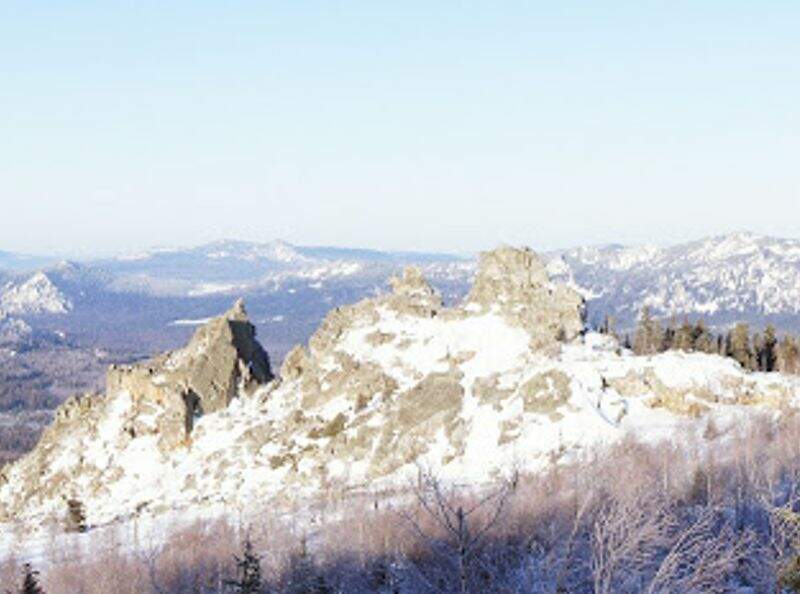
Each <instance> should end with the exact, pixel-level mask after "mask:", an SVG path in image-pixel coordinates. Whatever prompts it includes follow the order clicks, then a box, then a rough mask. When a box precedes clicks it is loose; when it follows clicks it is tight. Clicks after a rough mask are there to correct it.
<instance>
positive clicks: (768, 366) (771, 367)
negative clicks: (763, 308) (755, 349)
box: [761, 324, 778, 371]
mask: <svg viewBox="0 0 800 594" xmlns="http://www.w3.org/2000/svg"><path fill="white" fill-rule="evenodd" d="M777 359H778V336H777V331H776V330H775V326H773V325H772V324H769V325H768V326H767V327H766V329H765V330H764V342H763V345H762V352H761V366H762V369H761V370H762V371H775V367H776V365H777Z"/></svg>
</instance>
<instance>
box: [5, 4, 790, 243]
mask: <svg viewBox="0 0 800 594" xmlns="http://www.w3.org/2000/svg"><path fill="white" fill-rule="evenodd" d="M0 16H4V17H6V18H3V19H0V65H2V66H3V71H4V73H5V79H6V85H4V92H3V93H2V95H0V109H2V113H3V118H2V119H0V133H2V135H3V140H4V142H3V143H2V145H0V180H2V182H1V183H0V215H1V216H0V244H2V245H0V249H4V250H9V251H15V252H22V253H32V254H37V253H38V254H42V253H44V254H47V253H62V254H82V253H103V254H111V253H120V252H124V251H129V250H137V249H143V248H146V247H148V246H152V245H196V244H201V243H205V242H208V241H213V240H216V239H220V238H224V237H235V238H240V239H244V240H251V241H252V240H260V241H264V240H269V239H272V238H283V239H285V240H287V241H289V242H291V243H295V244H301V245H335V246H359V247H367V248H373V249H384V250H421V251H440V252H442V251H444V252H453V251H457V252H474V251H478V250H481V249H487V248H491V247H493V246H495V245H498V244H501V243H506V244H515V245H519V244H527V245H531V246H533V247H535V248H537V249H541V250H550V249H559V248H566V247H570V246H574V245H584V244H606V243H622V244H642V243H656V244H667V243H669V244H671V243H677V242H681V241H685V240H688V239H695V238H699V237H705V236H710V235H720V234H723V233H727V232H730V231H738V230H745V229H746V230H750V231H753V232H756V233H761V234H766V235H772V236H782V237H800V220H798V218H797V216H796V214H797V212H798V210H799V209H798V206H800V191H799V190H800V183H799V182H800V169H798V167H797V163H796V160H797V159H796V156H795V155H797V154H800V84H799V83H798V80H800V79H798V77H797V76H794V73H796V72H797V65H796V58H797V56H798V55H800V37H798V36H797V34H796V32H797V30H798V27H799V26H800V6H798V5H793V4H789V3H784V2H778V1H769V2H764V3H760V4H758V5H754V4H751V3H744V2H726V3H722V2H717V1H712V2H707V3H704V4H703V6H701V7H698V6H695V5H693V4H692V3H687V2H679V3H669V4H659V3H643V4H642V3H635V4H634V3H621V4H619V5H617V6H615V7H614V8H613V9H612V8H609V7H608V6H603V5H591V6H587V5H585V3H577V2H570V1H568V2H564V3H558V4H557V5H554V4H552V3H550V4H544V3H529V2H516V1H512V2H508V3H504V4H503V6H502V7H501V8H500V7H498V6H497V4H489V3H472V4H470V5H467V6H459V7H458V9H456V8H455V7H453V6H446V5H430V3H422V2H417V1H411V2H408V3H403V4H402V5H393V6H387V5H376V4H374V3H366V2H356V1H349V2H342V3H337V4H336V5H335V6H333V5H327V4H323V3H313V2H312V3H302V5H298V4H294V5H287V4H281V5H265V4H263V3H252V2H243V1H234V2H231V3H226V4H225V5H224V6H223V5H213V4H206V3H189V2H176V3H172V4H170V5H169V6H164V5H163V3H155V2H148V1H146V2H141V3H136V4H135V5H131V6H113V5H110V4H106V3H98V2H88V3H86V4H84V5H81V6H76V5H58V6H54V5H49V6H46V7H44V6H36V5H30V4H23V3H16V2H12V3H10V4H5V5H4V6H3V7H0ZM792 215H795V216H792Z"/></svg>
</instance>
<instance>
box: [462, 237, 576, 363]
mask: <svg viewBox="0 0 800 594" xmlns="http://www.w3.org/2000/svg"><path fill="white" fill-rule="evenodd" d="M466 309H467V310H472V311H479V312H486V311H490V310H492V309H498V310H499V311H500V312H501V313H502V314H503V315H504V316H505V317H506V318H507V319H509V320H510V321H512V322H513V323H515V324H518V325H520V326H522V327H523V328H525V330H527V331H528V332H529V333H530V334H531V343H532V346H533V348H541V347H545V346H547V345H549V344H552V343H554V342H559V341H560V342H564V341H569V340H572V339H574V338H575V337H576V336H578V335H579V334H580V333H581V332H582V331H583V329H584V314H585V311H584V300H583V298H582V297H581V296H580V294H578V293H577V292H576V291H574V290H572V289H570V288H569V287H567V286H565V285H555V284H553V283H551V282H550V279H549V278H548V276H547V270H546V269H545V265H544V263H543V262H542V260H540V259H539V257H538V256H537V255H536V254H535V253H534V252H533V251H532V250H531V249H529V248H523V249H516V248H511V247H503V248H499V249H496V250H494V251H491V252H486V253H484V254H481V257H480V263H479V266H478V274H477V276H476V278H475V284H474V285H473V287H472V290H471V291H470V293H469V295H468V296H467V300H466Z"/></svg>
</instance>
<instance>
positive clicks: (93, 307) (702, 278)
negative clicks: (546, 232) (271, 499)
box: [0, 233, 800, 355]
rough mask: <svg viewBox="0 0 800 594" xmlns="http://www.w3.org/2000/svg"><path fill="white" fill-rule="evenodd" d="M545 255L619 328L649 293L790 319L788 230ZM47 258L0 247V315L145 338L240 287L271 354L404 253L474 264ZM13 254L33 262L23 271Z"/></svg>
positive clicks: (181, 332)
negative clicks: (776, 233)
mask: <svg viewBox="0 0 800 594" xmlns="http://www.w3.org/2000/svg"><path fill="white" fill-rule="evenodd" d="M543 257H544V259H545V260H546V261H547V265H548V272H549V273H550V275H551V276H552V277H553V278H554V279H555V280H557V281H559V282H564V283H567V284H569V285H571V286H572V287H574V288H576V289H577V290H578V291H579V292H581V293H582V294H583V295H584V296H585V298H586V299H587V312H588V322H589V324H590V325H592V326H597V325H599V324H600V323H601V322H602V320H603V319H604V317H605V316H607V315H608V316H612V317H613V318H614V319H615V320H616V323H617V327H618V328H619V329H621V330H624V329H628V328H630V327H632V326H633V325H634V324H635V321H636V319H637V317H638V316H639V314H640V312H641V310H642V308H643V307H645V306H648V307H650V309H651V311H652V313H653V315H655V316H657V317H661V318H669V317H671V316H675V317H677V318H678V319H681V318H683V317H684V316H688V317H690V318H692V319H694V318H698V317H703V318H705V319H706V321H707V322H708V323H709V324H710V325H712V326H718V327H724V326H727V325H729V324H732V323H734V322H736V321H740V320H743V321H747V322H749V323H751V324H753V325H756V326H763V325H764V324H766V323H768V322H772V323H775V324H776V325H778V326H779V327H780V328H783V329H786V330H792V331H795V330H800V241H798V240H788V239H776V238H770V237H763V236H758V235H754V234H750V233H736V234H730V235H725V236H721V237H714V238H709V239H704V240H700V241H695V242H691V243H685V244H680V245H675V246H672V247H653V246H641V247H624V246H619V245H608V246H600V247H579V248H575V249H570V250H564V251H559V252H551V253H545V254H543ZM44 261H48V259H47V258H37V259H34V258H30V257H25V256H17V255H15V254H11V253H8V252H0V269H2V268H4V267H5V268H7V271H6V272H0V313H1V314H3V315H4V316H6V317H18V318H21V319H24V320H25V321H26V323H28V324H30V325H31V326H33V327H34V328H37V329H38V328H40V327H41V328H44V329H46V330H53V331H59V332H66V333H68V334H70V335H72V336H75V337H79V338H82V339H83V340H84V341H87V340H88V341H89V342H90V343H96V344H99V345H100V346H106V344H105V342H106V339H108V338H110V337H113V339H114V341H116V342H117V343H128V342H131V341H133V343H134V344H136V345H137V347H138V348H144V349H145V350H150V349H152V348H164V347H168V346H170V345H172V344H177V343H179V342H181V341H183V340H185V339H186V337H187V335H188V332H189V331H190V328H187V327H186V326H187V325H188V324H187V320H189V321H191V320H193V319H198V320H199V319H206V318H208V317H209V316H211V315H214V313H216V312H218V311H219V310H220V309H221V308H223V307H224V306H227V305H229V303H230V302H232V300H233V298H235V297H239V296H244V297H246V298H247V301H248V305H249V307H250V310H251V311H252V312H253V313H254V319H255V321H256V323H257V325H258V326H259V329H260V330H261V331H262V332H263V333H265V334H267V337H266V338H265V340H266V342H267V343H268V345H269V346H270V347H271V351H272V352H275V353H278V354H279V355H281V354H283V353H285V352H286V351H287V350H288V349H289V348H290V347H291V346H292V344H294V343H295V342H303V341H305V340H306V339H307V338H308V335H309V333H310V332H311V330H312V329H313V328H314V327H315V326H316V324H317V323H319V321H320V320H321V318H322V316H323V315H324V314H325V312H326V311H328V310H329V309H330V308H331V307H336V306H338V305H342V304H345V303H349V302H352V301H355V300H357V299H360V298H363V297H365V296H371V295H374V294H376V293H379V292H382V291H385V290H386V282H387V280H388V278H389V277H390V276H391V275H394V274H397V273H398V272H399V271H400V270H401V268H402V267H404V266H406V265H415V266H418V267H420V268H421V269H422V271H423V274H424V275H425V276H426V277H427V278H428V279H429V280H430V281H431V283H432V284H433V285H434V286H435V287H437V289H439V290H440V291H441V292H442V294H443V296H444V298H445V300H446V301H448V302H455V301H457V300H458V299H460V298H461V297H462V296H463V295H464V294H465V292H466V290H467V287H468V286H469V284H470V283H471V281H472V278H473V276H474V274H475V260H474V258H473V257H472V256H466V255H453V254H440V253H417V252H383V251H377V250H366V249H349V248H337V247H303V246H295V245H291V244H289V243H286V242H283V241H271V242H267V243H254V242H245V241H219V242H214V243H209V244H206V245H201V246H198V247H194V248H186V249H154V250H150V251H145V252H141V253H135V254H128V255H125V256H121V257H117V258H107V259H98V260H90V261H85V262H82V263H74V262H60V263H57V264H51V265H50V266H47V267H43V268H37V267H36V265H37V264H39V263H41V262H44ZM23 263H28V264H30V265H31V266H32V270H30V271H27V272H23V271H22V270H21V269H22V268H24V266H22V264H23ZM176 321H180V322H181V323H178V324H175V323H174V322H176ZM167 326H169V328H170V329H169V330H167V331H164V328H165V327H167ZM153 341H156V342H157V344H154V343H153ZM270 341H274V343H273V344H270Z"/></svg>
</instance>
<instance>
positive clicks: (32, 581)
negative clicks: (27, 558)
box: [20, 563, 44, 594]
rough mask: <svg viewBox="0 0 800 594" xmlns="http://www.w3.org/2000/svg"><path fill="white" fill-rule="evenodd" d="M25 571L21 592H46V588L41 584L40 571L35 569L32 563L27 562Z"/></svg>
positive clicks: (28, 593)
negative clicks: (43, 588)
mask: <svg viewBox="0 0 800 594" xmlns="http://www.w3.org/2000/svg"><path fill="white" fill-rule="evenodd" d="M23 571H24V572H25V576H24V577H23V579H22V590H20V594H44V590H42V587H41V586H40V585H39V572H38V571H35V570H34V569H33V568H32V567H31V565H30V563H26V564H25V567H24V569H23Z"/></svg>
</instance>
